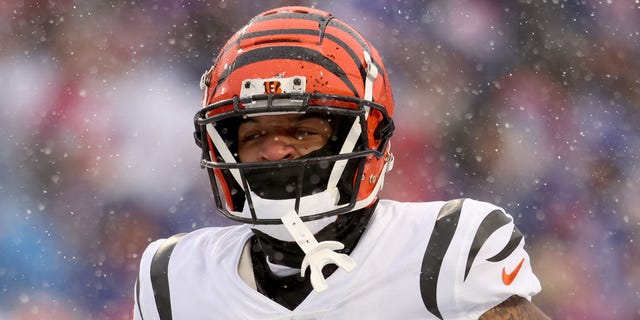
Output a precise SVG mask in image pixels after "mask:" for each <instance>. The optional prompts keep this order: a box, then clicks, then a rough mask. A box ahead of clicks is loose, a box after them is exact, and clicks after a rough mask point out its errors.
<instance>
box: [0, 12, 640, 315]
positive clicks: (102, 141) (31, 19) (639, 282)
mask: <svg viewBox="0 0 640 320" xmlns="http://www.w3.org/2000/svg"><path fill="white" fill-rule="evenodd" d="M297 4H301V5H307V6H315V7H318V8H320V9H324V10H327V11H330V12H332V13H333V14H334V15H335V16H337V17H339V18H341V19H343V20H345V21H347V22H348V23H350V24H352V25H354V26H355V27H356V28H357V29H358V30H360V31H361V33H363V34H364V35H365V37H367V38H368V39H369V41H370V42H371V43H373V44H374V45H375V46H376V47H377V48H378V50H379V51H380V52H381V55H382V56H383V59H384V62H385V64H386V66H387V68H388V71H389V74H390V77H391V78H392V79H391V82H392V85H393V89H394V96H395V99H396V110H395V111H396V113H395V117H394V118H395V119H394V120H395V123H396V126H397V130H396V132H395V134H394V138H393V140H392V150H393V151H394V154H395V157H396V166H395V168H394V171H392V172H391V173H390V174H389V175H388V178H387V182H386V186H385V189H384V190H383V197H384V198H391V199H397V200H405V201H430V200H444V199H451V198H459V197H470V198H476V199H481V200H485V201H489V202H493V203H496V204H498V205H500V206H502V207H503V208H505V209H506V211H507V212H509V213H510V214H511V215H513V216H514V218H515V220H516V223H517V225H518V226H519V227H520V229H521V231H522V232H523V233H524V234H525V236H526V241H527V242H526V246H527V248H528V250H529V252H530V254H531V256H532V258H533V259H532V264H533V268H534V271H535V272H536V273H537V274H538V275H539V277H540V279H541V282H542V286H543V291H542V292H541V293H540V294H539V295H537V296H535V297H534V299H533V301H534V303H535V304H536V305H538V306H539V307H540V308H541V309H543V310H544V311H545V312H547V313H548V314H549V315H550V316H552V317H553V318H555V319H587V318H588V319H640V247H639V246H638V242H640V209H639V208H640V196H638V195H639V190H640V161H639V160H640V124H639V123H640V4H638V2H637V1H596V0H584V1H567V0H554V1H538V0H529V1H520V2H515V1H488V0H483V1H463V0H456V1H445V0H437V1H409V0H401V1H383V0H357V1H348V2H347V1H338V0H335V1H273V0H269V1H225V0H212V1H196V0H194V1H184V2H182V1H180V2H177V1H176V2H174V1H166V0H148V1H72V0H63V1H37V0H33V1H30V0H24V1H16V0H9V1H0V74H2V76H1V77H0V107H1V108H2V109H1V110H2V115H1V117H0V137H1V138H0V148H1V149H2V152H0V210H1V213H0V319H9V320H14V319H16V320H23V319H45V318H46V319H53V320H56V319H130V318H131V310H132V306H133V299H132V293H133V284H134V282H135V278H136V270H137V264H138V261H139V257H140V256H139V255H140V253H141V252H142V250H143V249H144V247H145V246H146V244H148V243H149V242H150V241H151V240H152V239H156V238H162V237H167V236H170V235H172V234H175V233H178V232H186V231H190V230H193V229H197V228H201V227H205V226H216V225H225V224H229V222H228V221H227V220H225V219H224V218H223V217H221V216H220V215H218V214H217V213H216V211H215V208H214V204H213V198H212V196H211V192H210V187H209V185H208V183H209V182H208V180H207V176H206V173H205V171H204V170H201V169H200V167H199V156H200V154H199V151H198V149H197V147H196V146H195V145H194V143H193V136H192V132H193V123H192V119H193V115H194V114H195V112H196V111H197V109H198V108H199V106H200V98H201V92H200V90H199V88H198V81H199V79H200V75H201V74H202V72H203V71H204V70H205V69H207V68H209V67H210V65H211V63H212V61H213V59H214V57H215V55H216V54H217V51H218V50H219V49H220V48H221V46H222V45H223V44H224V41H226V39H227V38H228V37H229V36H231V35H232V34H233V32H235V30H236V29H238V28H240V27H241V26H243V25H244V24H245V23H246V22H247V21H248V19H249V18H251V17H253V16H254V15H255V14H257V13H259V12H262V11H264V10H267V9H270V8H272V7H276V6H281V5H297Z"/></svg>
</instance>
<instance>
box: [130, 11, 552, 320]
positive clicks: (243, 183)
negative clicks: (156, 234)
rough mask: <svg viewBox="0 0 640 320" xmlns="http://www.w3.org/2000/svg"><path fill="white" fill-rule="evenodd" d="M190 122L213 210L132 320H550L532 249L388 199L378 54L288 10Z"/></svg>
mask: <svg viewBox="0 0 640 320" xmlns="http://www.w3.org/2000/svg"><path fill="white" fill-rule="evenodd" d="M201 87H202V89H203V90H204V98H203V102H202V108H201V109H200V110H199V111H198V112H197V114H196V116H195V118H194V122H195V139H196V143H197V144H198V145H199V146H200V148H201V149H202V160H201V165H202V166H203V167H204V168H206V170H207V171H208V174H209V178H210V181H211V186H212V188H213V194H214V197H215V203H216V205H217V208H218V210H219V211H220V212H221V213H222V214H223V215H225V216H226V217H228V218H230V219H232V220H235V221H238V222H240V224H238V225H234V226H229V227H211V228H204V229H199V230H196V231H193V232H190V233H187V234H180V235H176V236H173V237H170V238H168V239H162V240H157V241H155V242H153V243H151V244H150V245H149V246H148V248H147V249H146V250H145V252H144V253H143V255H142V258H141V263H140V270H139V278H138V281H137V283H136V286H135V307H134V315H135V319H145V320H150V319H477V318H487V319H489V318H491V319H503V318H504V319H506V318H509V319H514V318H518V319H520V318H527V319H542V318H546V316H545V315H544V314H543V313H542V312H541V311H540V310H539V309H538V308H536V307H535V306H534V305H533V304H532V303H531V302H530V299H531V297H532V296H533V295H534V294H536V293H537V292H539V291H540V283H539V281H538V279H537V278H536V276H535V275H534V273H533V272H532V270H531V265H530V258H529V256H528V255H527V252H525V250H524V248H523V246H524V239H523V236H522V234H521V233H520V232H519V231H518V229H517V228H516V227H515V225H514V223H513V219H512V217H511V216H509V215H508V214H506V213H505V212H504V211H503V210H502V209H501V208H499V207H497V206H494V205H492V204H489V203H485V202H480V201H476V200H472V199H455V200H451V201H438V202H425V203H401V202H395V201H390V200H380V199H378V192H379V191H380V189H381V188H382V185H383V183H384V177H385V173H387V172H388V171H389V170H391V168H392V166H393V161H394V158H393V155H392V154H391V152H390V148H391V144H390V138H391V135H392V133H393V130H394V123H393V120H392V116H393V109H394V101H393V97H392V94H391V85H390V84H389V77H388V75H387V72H386V70H385V67H384V64H383V63H382V60H381V58H380V56H379V54H378V52H377V51H376V49H374V48H373V46H371V44H370V43H369V42H368V41H367V40H366V39H365V38H364V37H363V36H362V35H361V34H359V33H358V32H357V31H356V30H354V29H353V28H352V27H351V26H349V25H348V24H346V23H345V22H343V21H341V20H339V19H337V18H335V17H333V16H332V15H331V14H329V13H327V12H324V11H321V10H317V9H312V8H306V7H283V8H278V9H274V10H270V11H267V12H264V13H262V14H259V15H258V16H256V17H255V18H253V19H252V20H251V21H250V22H249V23H248V24H247V25H246V26H244V27H243V28H242V29H240V30H239V31H238V32H237V33H236V34H235V35H233V36H232V37H231V38H230V39H229V41H228V42H227V44H226V45H225V46H224V48H222V50H221V52H220V53H219V55H218V57H217V59H216V61H215V63H214V65H213V66H212V67H211V68H210V69H209V70H207V71H206V72H205V73H204V75H203V76H202V79H201Z"/></svg>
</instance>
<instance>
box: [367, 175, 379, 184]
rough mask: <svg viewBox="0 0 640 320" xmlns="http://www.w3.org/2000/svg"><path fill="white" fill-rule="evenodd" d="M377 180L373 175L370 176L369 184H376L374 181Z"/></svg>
mask: <svg viewBox="0 0 640 320" xmlns="http://www.w3.org/2000/svg"><path fill="white" fill-rule="evenodd" d="M377 179H378V177H376V176H375V175H373V174H372V175H370V176H369V183H376V180H377Z"/></svg>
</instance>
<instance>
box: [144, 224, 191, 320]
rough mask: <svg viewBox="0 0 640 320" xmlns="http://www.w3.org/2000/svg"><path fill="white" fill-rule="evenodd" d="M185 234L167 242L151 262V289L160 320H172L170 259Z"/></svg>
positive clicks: (161, 246) (171, 238) (173, 237)
mask: <svg viewBox="0 0 640 320" xmlns="http://www.w3.org/2000/svg"><path fill="white" fill-rule="evenodd" d="M184 235H185V234H184V233H181V234H177V235H174V236H172V237H170V238H169V239H167V240H165V241H164V242H163V243H162V245H160V247H159V248H158V250H157V251H156V253H155V254H154V255H153V259H152V260H151V287H152V288H153V296H154V298H155V301H156V308H157V309H158V314H159V315H160V320H171V319H172V315H171V295H170V294H169V275H168V271H169V258H170V257H171V253H172V252H173V249H174V248H175V246H176V245H177V244H178V241H180V239H182V237H183V236H184Z"/></svg>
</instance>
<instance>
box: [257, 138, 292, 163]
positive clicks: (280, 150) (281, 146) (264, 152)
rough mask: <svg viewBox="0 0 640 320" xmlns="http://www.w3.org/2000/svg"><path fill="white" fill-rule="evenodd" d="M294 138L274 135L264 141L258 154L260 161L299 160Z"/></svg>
mask: <svg viewBox="0 0 640 320" xmlns="http://www.w3.org/2000/svg"><path fill="white" fill-rule="evenodd" d="M291 139H292V138H290V137H287V136H286V135H282V134H274V135H270V136H268V137H267V138H266V139H264V140H263V143H262V145H261V146H260V151H259V152H258V157H259V159H260V161H277V160H292V159H295V158H297V156H296V150H295V148H294V146H293V141H291Z"/></svg>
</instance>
